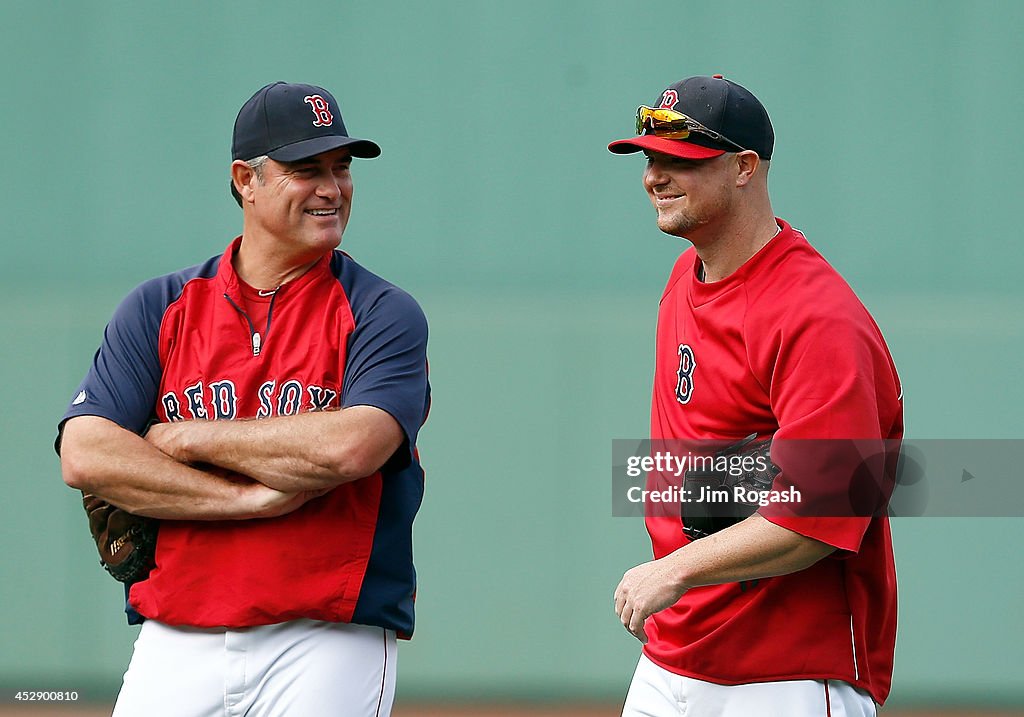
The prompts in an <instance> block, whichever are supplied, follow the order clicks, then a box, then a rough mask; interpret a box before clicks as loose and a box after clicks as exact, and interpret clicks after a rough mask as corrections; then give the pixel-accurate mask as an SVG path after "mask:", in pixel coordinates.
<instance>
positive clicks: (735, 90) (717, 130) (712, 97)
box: [608, 75, 775, 159]
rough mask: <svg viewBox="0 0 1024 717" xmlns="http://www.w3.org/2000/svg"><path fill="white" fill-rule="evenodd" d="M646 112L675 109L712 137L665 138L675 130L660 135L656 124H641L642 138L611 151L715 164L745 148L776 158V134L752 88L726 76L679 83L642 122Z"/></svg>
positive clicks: (619, 142) (697, 133) (692, 133)
mask: <svg viewBox="0 0 1024 717" xmlns="http://www.w3.org/2000/svg"><path fill="white" fill-rule="evenodd" d="M642 109H646V110H659V109H665V110H672V111H674V112H676V113H679V114H680V115H684V116H685V117H686V118H689V119H691V120H694V121H695V122H696V125H694V126H701V127H702V129H704V130H710V132H704V131H702V129H692V130H691V131H690V132H689V135H688V136H687V137H686V138H685V139H679V138H673V137H670V136H664V134H671V132H670V131H668V132H665V133H663V134H662V136H659V129H658V127H657V126H656V125H655V124H654V123H650V124H644V123H643V122H638V125H639V126H638V127H637V130H638V135H637V136H636V137H632V138H630V139H620V140H616V141H614V142H612V143H611V144H609V145H608V149H609V150H610V151H611V152H614V153H615V154H631V153H633V152H640V151H642V150H645V149H646V150H650V151H653V152H660V153H662V154H668V155H672V156H674V157H684V158H687V159H710V158H711V157H717V156H719V155H721V154H724V153H726V152H736V151H738V150H739V148H742V149H749V150H753V151H755V152H757V154H758V156H759V157H761V159H771V158H772V151H773V150H774V148H775V132H774V130H773V129H772V122H771V120H770V119H769V118H768V112H767V111H766V110H765V108H764V106H763V105H762V104H761V102H760V101H759V100H758V99H757V98H756V97H754V95H753V94H752V93H751V92H750V91H749V90H748V89H746V88H745V87H742V86H741V85H738V84H736V83H735V82H733V81H732V80H727V79H725V78H724V77H722V76H721V75H712V76H710V77H706V76H702V75H698V76H696V77H687V78H686V79H684V80H680V81H679V82H675V83H673V84H671V85H669V86H668V87H667V88H666V89H665V90H664V91H663V92H662V93H661V94H660V95H659V96H658V98H657V99H656V100H655V101H654V103H653V104H652V105H651V106H650V107H646V108H645V107H641V108H640V109H638V110H637V112H638V117H639V116H640V115H639V113H640V110H642ZM715 135H718V137H715ZM723 138H724V139H727V140H728V141H722V139H723Z"/></svg>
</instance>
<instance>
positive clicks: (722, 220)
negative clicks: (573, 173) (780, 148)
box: [608, 75, 903, 717]
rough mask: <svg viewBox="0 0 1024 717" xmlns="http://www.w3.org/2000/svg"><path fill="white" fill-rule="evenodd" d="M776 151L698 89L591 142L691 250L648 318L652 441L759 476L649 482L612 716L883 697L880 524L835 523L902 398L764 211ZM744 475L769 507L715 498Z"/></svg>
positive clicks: (886, 584) (735, 100) (713, 91)
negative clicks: (645, 547)
mask: <svg viewBox="0 0 1024 717" xmlns="http://www.w3.org/2000/svg"><path fill="white" fill-rule="evenodd" d="M774 143H775V136H774V131H773V129H772V125H771V121H770V120H769V117H768V113H767V112H766V111H765V109H764V107H763V106H762V104H761V102H760V101H759V100H758V99H757V98H756V97H754V95H753V94H751V93H750V92H749V91H748V90H746V89H745V88H743V87H742V86H740V85H739V84H737V83H735V82H732V81H731V80H728V79H725V78H723V77H721V76H720V75H715V76H711V77H705V76H698V77H689V78H687V79H684V80H681V81H679V82H676V83H674V84H672V85H670V86H669V87H668V88H666V89H665V90H664V91H663V92H662V93H661V94H660V95H659V96H658V97H657V98H656V99H655V101H654V102H653V103H651V105H642V106H640V107H639V108H638V110H637V114H636V136H634V137H630V138H628V139H622V140H618V141H615V142H612V143H611V144H610V145H609V147H608V148H609V150H611V151H612V152H614V153H616V154H629V153H635V152H643V153H644V155H645V156H646V159H647V163H646V167H645V169H644V172H643V186H644V189H645V191H646V193H647V196H648V198H649V199H650V201H651V204H652V205H653V207H654V209H655V212H656V217H657V223H658V228H659V229H661V231H663V232H665V233H666V234H670V235H672V236H677V237H680V238H682V239H685V240H687V241H688V242H689V243H690V244H691V245H692V246H691V247H690V248H688V249H686V250H685V251H684V252H683V253H682V255H681V256H680V257H679V259H678V260H677V261H676V264H675V266H674V268H673V270H672V273H671V276H670V278H669V281H668V284H667V286H666V288H665V291H664V294H663V296H662V300H661V304H660V309H659V316H658V328H657V340H656V357H655V375H654V389H653V400H652V407H651V439H652V441H653V442H655V444H656V445H659V446H662V447H665V446H670V447H671V446H676V447H680V452H681V451H682V448H681V447H682V446H685V447H686V450H688V451H691V452H692V453H693V455H694V456H711V457H713V458H715V460H718V459H722V460H729V461H732V460H733V459H740V458H745V459H750V460H752V461H753V460H754V459H759V460H763V461H764V463H763V464H762V467H763V470H760V469H750V470H748V469H747V468H744V469H743V470H741V471H739V472H738V473H736V472H733V471H731V470H724V469H722V468H721V467H719V468H714V469H707V468H700V469H697V468H693V467H691V468H690V469H689V470H687V471H686V472H685V473H684V474H683V475H682V476H674V477H673V476H666V475H662V474H658V473H657V472H655V471H652V472H651V473H650V474H648V481H649V483H651V482H653V483H655V484H657V485H669V484H671V485H673V486H675V487H677V488H679V489H680V491H679V502H678V505H677V506H675V507H674V508H673V510H671V511H666V509H665V508H664V506H656V507H658V508H660V510H654V509H652V508H651V507H650V506H649V507H648V509H647V511H645V512H646V523H647V529H648V532H649V534H650V536H651V541H652V545H653V549H654V551H653V552H654V558H655V559H654V560H653V561H651V562H646V563H643V564H641V565H638V566H637V567H634V568H632V569H631V570H629V571H627V572H626V573H625V575H624V576H623V578H622V580H621V582H620V583H619V585H618V587H617V588H616V590H615V594H614V601H615V611H616V614H617V615H618V617H619V620H620V621H621V622H622V624H623V626H624V627H625V628H626V629H627V630H628V631H629V632H630V633H631V634H633V635H634V636H635V637H636V638H637V639H638V640H640V641H641V642H642V643H643V644H644V648H643V654H642V656H641V658H640V662H639V664H638V665H637V669H636V672H635V674H634V677H633V681H632V684H631V685H630V689H629V693H628V696H627V698H626V702H625V706H624V709H623V714H624V715H677V714H686V715H715V716H717V717H723V716H724V717H740V716H743V717H746V716H748V715H759V716H761V717H764V716H773V715H778V716H779V717H782V716H785V717H793V716H801V715H829V714H845V715H873V714H875V711H876V704H881V703H883V702H884V701H885V699H886V697H887V695H888V694H889V689H890V685H891V676H892V661H893V651H894V646H895V637H896V575H895V569H894V563H893V553H892V542H891V538H890V532H889V523H888V520H887V518H886V516H885V512H884V510H883V511H863V510H858V509H856V508H854V507H852V506H850V507H845V508H844V507H842V506H844V505H846V504H847V503H849V502H850V496H852V495H854V494H855V493H856V492H857V491H859V490H861V489H862V488H863V487H864V486H863V485H860V484H858V483H857V481H861V480H864V479H865V478H868V479H870V478H871V476H872V474H870V473H867V474H866V473H865V471H864V470H863V469H864V467H865V465H866V464H865V463H864V459H863V456H884V455H886V451H887V450H889V451H891V450H892V445H893V444H894V443H895V444H897V445H898V443H899V440H900V439H901V437H902V434H903V403H902V391H901V389H900V382H899V378H898V376H897V374H896V369H895V367H894V365H893V362H892V359H891V357H890V356H889V351H888V349H887V347H886V345H885V341H884V339H883V338H882V335H881V333H880V331H879V330H878V327H877V326H876V325H875V322H874V321H873V320H872V318H871V316H870V315H869V314H868V312H867V310H866V309H865V308H864V306H863V305H862V304H861V302H860V301H859V300H858V299H857V297H856V296H855V295H854V293H853V291H852V290H851V289H850V287H849V286H848V285H847V284H846V282H845V281H844V280H843V279H842V277H840V276H839V274H838V273H837V272H836V271H835V270H834V269H833V268H832V267H831V266H830V265H829V264H828V263H827V262H826V261H825V260H824V259H823V258H822V257H821V255H820V254H819V253H818V252H817V251H815V250H814V249H813V248H812V247H811V245H810V244H809V243H808V242H807V240H806V239H805V238H804V236H803V234H802V233H800V232H799V231H798V230H796V229H794V228H793V227H792V226H791V225H790V224H789V223H787V222H786V221H784V220H782V219H779V218H777V217H776V216H775V215H774V212H773V211H772V206H771V202H770V200H769V195H768V165H769V161H770V160H771V158H772V152H773V150H774ZM854 442H856V447H857V448H858V449H860V450H859V451H854V450H852V446H853V445H854ZM861 451H864V452H861ZM687 457H689V456H687ZM702 465H707V464H702ZM719 465H721V464H719ZM732 465H738V464H737V463H733V464H732ZM744 465H745V466H748V467H749V466H754V465H755V463H749V464H744ZM885 465H886V466H888V465H889V464H885ZM869 467H871V468H876V467H877V466H876V464H875V463H871V465H870V466H869ZM851 476H858V477H851ZM748 479H749V480H750V481H751V485H753V484H754V483H756V482H757V480H761V479H763V480H765V481H766V482H764V483H763V484H761V486H762V490H760V491H759V492H758V495H759V496H762V497H764V498H765V499H770V500H771V501H773V502H772V503H764V502H760V501H751V500H749V499H747V498H744V497H742V496H746V495H747V493H745V492H742V491H741V492H736V491H735V490H733V489H735V488H736V487H737V481H742V480H748ZM666 480H667V481H669V483H664V482H663V481H666ZM673 480H674V482H672V481H673ZM701 485H703V486H704V488H705V489H706V488H715V489H717V490H719V492H718V493H715V494H712V495H713V496H717V497H715V499H714V500H709V499H708V493H707V492H704V491H698V490H696V487H698V486H701ZM740 487H743V486H742V485H740ZM723 495H724V496H727V497H728V501H727V503H728V505H719V504H718V500H719V497H720V496H723ZM785 495H788V496H790V499H789V500H790V501H791V502H790V503H789V504H788V505H786V506H785V508H784V509H783V507H782V506H781V505H775V504H774V503H775V502H777V503H780V504H781V503H782V502H784V501H783V498H782V496H785ZM794 496H795V497H794ZM801 496H802V497H801ZM844 501H845V503H844Z"/></svg>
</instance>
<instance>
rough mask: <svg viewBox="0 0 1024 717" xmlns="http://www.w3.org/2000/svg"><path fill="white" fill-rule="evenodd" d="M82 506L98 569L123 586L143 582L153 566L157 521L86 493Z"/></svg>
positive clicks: (158, 524) (83, 496)
mask: <svg viewBox="0 0 1024 717" xmlns="http://www.w3.org/2000/svg"><path fill="white" fill-rule="evenodd" d="M82 505H83V507H84V508H85V512H86V513H87V514H88V516H89V530H90V531H91V532H92V538H93V540H95V541H96V548H97V550H99V553H100V565H102V566H103V567H104V568H105V569H106V571H107V572H108V573H110V575H111V576H112V577H113V578H114V579H115V580H119V581H120V582H122V583H135V582H138V581H140V580H145V579H146V576H148V575H149V571H150V570H152V569H153V566H154V564H155V562H154V558H155V556H156V536H157V532H158V530H159V527H160V523H159V521H157V520H156V519H154V518H144V517H142V516H141V515H135V514H134V513H129V512H128V511H126V510H121V509H120V508H118V507H117V506H115V505H111V504H110V503H108V502H106V501H105V500H103V499H102V498H97V497H96V496H94V495H91V494H89V493H83V494H82Z"/></svg>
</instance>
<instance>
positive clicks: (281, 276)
mask: <svg viewBox="0 0 1024 717" xmlns="http://www.w3.org/2000/svg"><path fill="white" fill-rule="evenodd" d="M319 259H320V257H319V256H317V257H309V256H303V257H296V256H290V255H288V254H286V253H284V252H281V251H276V252H275V251H266V250H264V249H263V248H262V247H260V246H259V244H258V242H254V241H251V240H250V239H249V238H248V237H247V235H244V234H243V236H242V244H241V246H239V248H238V252H237V253H236V254H235V257H234V261H233V262H232V265H233V266H234V269H235V272H236V273H237V274H238V276H239V278H240V279H241V280H242V281H244V282H245V283H246V284H248V285H249V286H251V287H253V288H256V289H276V288H278V287H279V286H282V285H284V284H287V283H288V282H289V281H293V280H295V279H298V278H299V277H300V276H302V275H303V274H305V273H306V272H307V271H309V270H310V269H311V268H313V265H314V264H316V262H317V261H318V260H319Z"/></svg>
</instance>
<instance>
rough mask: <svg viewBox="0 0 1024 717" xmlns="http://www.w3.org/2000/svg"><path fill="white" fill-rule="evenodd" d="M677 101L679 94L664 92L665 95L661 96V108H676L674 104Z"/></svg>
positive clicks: (669, 91)
mask: <svg viewBox="0 0 1024 717" xmlns="http://www.w3.org/2000/svg"><path fill="white" fill-rule="evenodd" d="M678 101H679V93H677V92H676V91H675V90H665V94H663V95H662V96H661V106H662V107H664V108H665V109H669V110H670V109H672V108H673V107H675V106H676V102H678Z"/></svg>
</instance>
